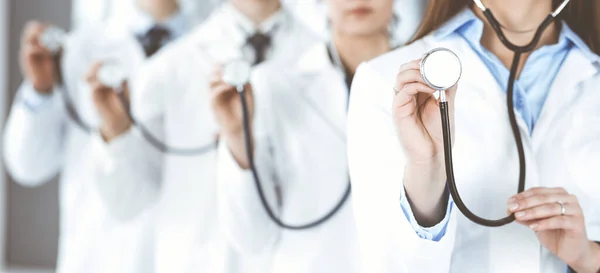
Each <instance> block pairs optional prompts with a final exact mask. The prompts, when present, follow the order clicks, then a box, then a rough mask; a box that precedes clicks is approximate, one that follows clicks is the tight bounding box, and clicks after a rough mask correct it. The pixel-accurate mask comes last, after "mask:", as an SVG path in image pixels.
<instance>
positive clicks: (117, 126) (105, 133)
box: [100, 120, 131, 142]
mask: <svg viewBox="0 0 600 273" xmlns="http://www.w3.org/2000/svg"><path fill="white" fill-rule="evenodd" d="M130 128H131V122H130V121H128V120H127V121H120V122H116V123H111V124H103V125H102V126H100V135H101V136H102V138H103V139H104V141H106V142H110V141H111V140H113V139H115V138H117V137H119V136H120V135H122V134H123V133H125V132H127V131H129V129H130Z"/></svg>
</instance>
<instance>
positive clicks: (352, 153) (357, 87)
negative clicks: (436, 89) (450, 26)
mask: <svg viewBox="0 0 600 273" xmlns="http://www.w3.org/2000/svg"><path fill="white" fill-rule="evenodd" d="M380 75H381V73H379V72H377V71H375V70H374V69H373V68H372V66H371V64H370V63H367V64H361V65H360V66H359V68H358V70H357V73H356V76H355V78H354V82H353V86H352V92H351V94H352V96H351V101H350V108H349V114H348V157H349V167H350V175H351V178H352V189H353V192H352V194H353V205H354V212H355V218H356V222H357V223H356V224H357V230H358V237H359V244H360V251H361V260H362V261H361V262H362V267H361V268H362V272H364V273H380V272H381V273H384V272H392V271H393V272H449V270H450V260H451V256H452V250H453V247H454V241H455V236H456V213H454V212H451V213H450V214H449V215H450V216H449V220H448V225H447V228H446V233H445V235H444V236H443V237H442V238H440V240H439V241H432V240H428V239H423V238H420V237H419V236H418V235H417V233H416V232H415V229H414V228H413V226H412V225H411V223H410V221H409V220H408V219H407V217H405V215H403V212H402V209H401V205H400V199H401V196H402V193H401V192H402V189H403V187H404V186H403V183H402V181H403V177H404V173H403V170H404V165H405V163H406V160H405V156H404V154H403V150H402V148H401V146H400V143H399V142H398V140H397V137H396V132H395V129H394V125H393V120H392V116H391V107H392V99H393V94H394V93H393V91H392V88H391V86H393V79H394V77H393V75H391V76H390V77H388V78H391V79H387V80H385V78H384V77H382V76H380Z"/></svg>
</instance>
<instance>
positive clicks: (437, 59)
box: [421, 0, 570, 227]
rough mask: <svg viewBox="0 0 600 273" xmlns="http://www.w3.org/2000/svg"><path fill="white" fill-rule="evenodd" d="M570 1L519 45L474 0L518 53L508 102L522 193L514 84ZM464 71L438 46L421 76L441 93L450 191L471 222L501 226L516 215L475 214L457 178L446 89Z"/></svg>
mask: <svg viewBox="0 0 600 273" xmlns="http://www.w3.org/2000/svg"><path fill="white" fill-rule="evenodd" d="M569 1H570V0H565V1H563V3H562V4H561V5H560V6H559V7H558V8H557V9H556V10H555V11H554V12H552V13H551V14H549V15H548V17H546V19H545V20H544V22H542V24H541V25H540V26H539V27H538V29H537V31H536V33H535V36H534V38H533V39H532V41H531V42H530V43H529V44H527V45H525V46H517V45H515V44H513V43H511V42H510V41H508V39H507V38H506V36H505V35H504V32H503V31H502V27H501V25H500V23H499V22H498V21H497V20H496V18H495V17H494V15H493V14H492V12H491V11H490V10H489V9H487V8H486V7H485V6H484V5H483V3H482V2H481V1H480V0H474V2H475V4H476V6H477V7H478V8H479V9H481V11H483V14H484V15H485V17H486V19H487V20H488V21H489V23H490V25H491V26H492V28H493V29H494V31H495V32H496V34H497V35H498V38H499V39H500V41H502V43H503V44H504V46H506V47H507V48H508V49H510V50H511V51H513V52H514V57H513V62H512V65H511V69H510V76H509V78H508V90H507V96H506V105H507V111H508V116H509V120H510V126H511V129H512V132H513V136H514V139H515V142H516V144H517V151H518V154H519V168H520V171H519V186H518V192H519V193H521V192H523V191H524V190H525V170H526V164H525V151H524V149H523V140H522V139H521V134H520V132H519V126H518V124H517V119H516V116H515V111H514V110H513V109H514V102H513V94H514V85H515V80H516V74H517V70H518V67H519V62H520V59H521V55H522V54H523V53H527V52H531V51H533V50H534V49H535V47H536V46H537V44H538V43H539V41H540V38H541V36H542V34H543V32H544V30H546V28H547V27H548V26H550V24H551V23H552V22H553V21H554V20H555V18H556V17H557V16H558V14H560V12H561V11H562V10H563V9H564V8H565V7H566V5H567V4H568V3H569ZM461 73H462V67H461V63H460V60H459V58H458V56H457V55H456V54H454V53H453V52H452V51H450V50H449V49H445V48H438V49H434V50H432V51H430V52H428V53H427V54H425V56H424V57H423V59H422V61H421V75H422V76H423V79H424V80H425V82H426V83H427V84H428V85H429V86H430V87H431V88H433V89H435V90H438V91H439V95H440V103H439V107H440V113H441V118H442V131H443V139H444V155H445V156H444V157H445V165H446V179H447V185H448V189H449V190H450V194H451V195H452V198H453V199H454V202H455V203H456V206H457V207H458V209H459V210H460V211H461V212H462V213H463V214H464V215H465V216H466V217H467V218H468V219H469V220H471V221H473V222H475V223H477V224H480V225H482V226H488V227H499V226H503V225H506V224H509V223H511V222H513V221H514V220H515V217H514V215H509V216H507V217H505V218H502V219H498V220H489V219H485V218H482V217H479V216H477V215H475V214H474V213H473V212H471V210H469V208H467V206H466V205H465V203H464V202H463V200H462V198H461V197H460V194H459V193H458V190H457V187H456V181H455V178H454V169H453V164H452V137H451V129H450V117H449V116H450V115H449V110H448V102H447V100H446V95H445V91H446V90H448V89H450V88H451V87H452V86H454V85H455V84H456V83H457V82H458V80H459V78H460V75H461Z"/></svg>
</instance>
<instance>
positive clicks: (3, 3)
mask: <svg viewBox="0 0 600 273" xmlns="http://www.w3.org/2000/svg"><path fill="white" fill-rule="evenodd" d="M8 2H9V1H8V0H0V86H1V88H2V89H4V90H6V89H7V88H8V43H7V41H8V30H9V29H8V21H9V20H8V10H9V3H8ZM7 106H8V93H7V92H0V135H1V134H2V130H3V128H4V119H5V115H6V111H7ZM0 149H1V148H0ZM7 181H8V179H7V177H6V174H5V173H4V166H3V165H0V257H5V253H6V252H5V242H6V240H5V236H2V235H4V234H6V233H5V231H6V220H5V219H6V209H5V208H6V206H5V204H6V182H7ZM3 268H4V259H0V269H3Z"/></svg>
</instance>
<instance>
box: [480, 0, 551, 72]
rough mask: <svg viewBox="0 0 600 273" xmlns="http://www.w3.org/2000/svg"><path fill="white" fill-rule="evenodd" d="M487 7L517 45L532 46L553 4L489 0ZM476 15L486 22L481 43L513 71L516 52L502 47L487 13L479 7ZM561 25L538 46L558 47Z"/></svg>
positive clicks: (527, 55)
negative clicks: (555, 45)
mask: <svg viewBox="0 0 600 273" xmlns="http://www.w3.org/2000/svg"><path fill="white" fill-rule="evenodd" d="M487 2H488V3H486V5H487V7H488V8H489V9H490V10H491V11H492V12H493V13H494V16H495V17H496V19H498V21H499V22H500V24H501V25H502V30H503V31H504V35H505V36H506V38H507V39H508V40H509V41H510V42H511V43H513V44H515V45H519V46H523V45H526V44H529V43H530V42H531V40H532V39H533V37H534V36H535V33H536V31H537V28H538V27H539V26H540V24H541V23H542V22H543V21H544V19H546V17H547V16H548V14H550V13H551V12H552V8H553V7H552V1H550V0H545V1H536V0H488V1H487ZM475 12H476V14H477V16H478V17H479V18H481V20H483V22H485V27H484V30H483V35H482V37H481V44H482V45H483V46H484V47H485V48H487V49H488V50H489V51H490V52H492V53H493V54H494V55H496V56H497V57H498V58H499V59H500V60H501V61H502V63H503V64H504V65H505V66H506V67H507V68H510V65H511V63H512V60H513V56H514V52H512V51H510V50H509V49H508V48H506V47H505V46H504V44H502V42H501V41H500V39H499V38H498V35H496V32H494V30H493V28H492V27H491V25H490V23H489V22H488V21H487V19H486V18H485V16H484V15H483V12H481V10H479V9H478V8H475ZM557 26H560V25H559V24H556V23H553V24H551V25H550V26H549V27H548V28H546V30H545V31H544V33H543V34H542V37H541V39H540V42H539V43H538V45H537V46H536V49H537V48H540V47H542V46H544V45H550V44H555V43H556V42H557V41H558V35H559V29H558V28H557ZM530 54H531V52H529V53H526V54H523V56H522V58H521V63H520V64H519V70H518V71H519V72H520V71H521V69H522V68H523V66H524V65H525V61H526V60H527V57H529V55H530Z"/></svg>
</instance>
